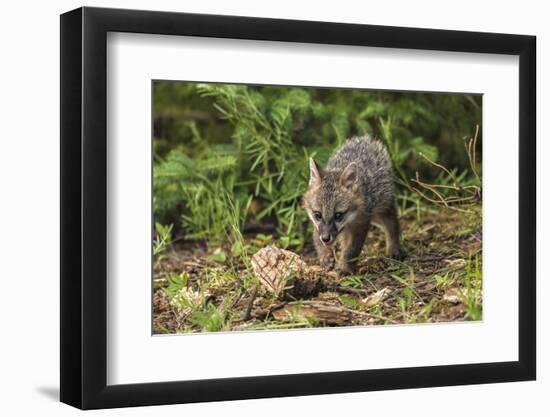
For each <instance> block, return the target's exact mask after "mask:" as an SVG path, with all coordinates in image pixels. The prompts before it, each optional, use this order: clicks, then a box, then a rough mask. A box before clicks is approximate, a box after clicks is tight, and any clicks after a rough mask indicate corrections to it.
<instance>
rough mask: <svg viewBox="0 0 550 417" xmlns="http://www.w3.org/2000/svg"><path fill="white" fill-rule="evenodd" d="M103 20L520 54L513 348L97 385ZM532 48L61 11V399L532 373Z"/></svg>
mask: <svg viewBox="0 0 550 417" xmlns="http://www.w3.org/2000/svg"><path fill="white" fill-rule="evenodd" d="M108 32H131V33H146V34H162V35H176V36H177V35H186V36H199V37H215V38H235V39H255V40H267V41H285V42H305V43H318V44H332V45H356V46H371V47H382V48H404V49H420V50H440V51H456V52H476V53H490V54H507V55H517V56H519V103H518V111H519V132H518V137H519V155H518V158H519V277H520V279H519V294H518V297H519V347H518V348H519V350H518V352H519V360H518V361H513V362H497V363H477V364H468V365H445V366H427V367H412V368H398V369H376V370H356V371H344V372H327V373H309V374H292V375H273V376H256V377H242V378H227V379H209V380H199V381H173V382H162V383H140V384H131V385H112V386H109V385H107V383H106V375H107V369H106V366H107V336H106V329H107V309H106V307H107V305H106V299H107V275H106V266H107V262H106V257H107V253H106V244H107V216H106V215H107V181H108V178H107V172H106V171H107V170H106V168H107V164H106V161H107V141H106V127H107V111H106V94H107V91H106V90H107V87H106V85H107V84H106V76H107V73H106V43H107V42H106V39H107V33H108ZM535 51H536V38H535V37H534V36H524V35H509V34H494V33H478V32H461V31H449V30H432V29H415V28H403V27H387V26H371V25H357V24H341V23H322V22H312V21H293V20H277V19H264V18H251V17H234V16H215V15H199V14H185V13H169V12H153V11H136V10H120V9H102V8H88V7H84V8H80V9H77V10H73V11H70V12H68V13H65V14H63V15H61V53H60V56H61V310H60V314H61V401H62V402H64V403H67V404H70V405H73V406H75V407H78V408H82V409H94V408H111V407H123V406H142V405H156V404H174V403H190V402H201V401H218V400H237V399H250V398H264V397H282V396H298V395H313V394H328V393H344V392H357V391H375V390H387V389H401V388H420V387H434V386H449V385H463V384H481V383H496V382H506V381H524V380H533V379H535V376H536V346H535V345H536V316H535V292H536V282H535V280H536V276H535V272H536V271H535V268H536V267H535V265H536V262H535V256H536V255H535V248H536V238H535V236H536V233H535V232H536V187H535V181H536V176H535V173H536V164H535V161H536V158H535V155H536V146H535V133H536V132H535V122H536V120H535V117H536V116H535V108H536V92H535V87H536V81H535V80H536V77H535V75H536V72H535V71H536V70H535V67H536V55H535V54H536V52H535Z"/></svg>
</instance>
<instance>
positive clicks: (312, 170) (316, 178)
mask: <svg viewBox="0 0 550 417" xmlns="http://www.w3.org/2000/svg"><path fill="white" fill-rule="evenodd" d="M322 179H323V170H322V169H321V168H319V166H318V165H317V162H315V161H314V160H313V158H309V186H310V187H311V186H312V185H315V184H319V183H320V182H321V180H322Z"/></svg>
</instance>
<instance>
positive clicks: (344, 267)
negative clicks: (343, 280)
mask: <svg viewBox="0 0 550 417" xmlns="http://www.w3.org/2000/svg"><path fill="white" fill-rule="evenodd" d="M336 271H337V272H338V275H340V276H341V277H346V276H348V275H353V272H354V268H353V266H352V265H349V264H347V263H344V262H339V263H338V265H337V266H336Z"/></svg>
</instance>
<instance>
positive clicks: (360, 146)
mask: <svg viewBox="0 0 550 417" xmlns="http://www.w3.org/2000/svg"><path fill="white" fill-rule="evenodd" d="M310 171H311V175H310V182H309V189H308V190H307V192H306V194H305V195H304V207H305V208H306V210H307V212H308V215H309V217H310V219H311V220H312V222H313V224H314V226H315V227H314V237H313V238H314V244H315V247H316V249H317V252H318V254H319V259H320V262H321V265H322V266H323V267H324V268H325V269H331V268H332V267H333V265H334V259H333V258H334V247H335V246H336V247H338V248H339V249H340V251H341V253H340V257H339V259H338V262H337V265H336V266H337V267H338V269H339V270H341V271H342V272H344V273H351V272H352V271H353V269H354V266H355V262H356V258H357V256H358V255H359V254H360V252H361V249H362V247H363V244H364V241H365V238H366V235H367V232H368V228H369V226H370V223H371V221H374V222H376V223H378V224H380V225H381V226H382V227H384V229H385V231H386V243H387V252H388V254H389V255H390V256H393V257H396V258H400V259H401V258H403V257H404V252H403V250H402V249H401V246H400V242H399V241H400V230H399V222H398V220H397V210H396V207H395V195H394V185H393V170H392V164H391V159H390V156H389V154H388V151H387V150H386V148H385V147H384V145H383V144H382V143H381V142H380V141H378V140H376V139H373V138H371V137H369V136H363V137H353V138H351V139H348V140H347V141H346V143H345V144H344V145H343V146H342V147H341V148H340V149H339V150H338V151H337V152H336V153H335V154H334V155H333V156H332V157H331V158H330V160H329V161H328V163H327V166H326V169H325V170H322V169H320V168H319V167H318V166H317V164H316V163H315V162H314V161H313V160H311V161H310ZM317 216H321V218H320V219H318V218H317ZM322 239H324V240H322Z"/></svg>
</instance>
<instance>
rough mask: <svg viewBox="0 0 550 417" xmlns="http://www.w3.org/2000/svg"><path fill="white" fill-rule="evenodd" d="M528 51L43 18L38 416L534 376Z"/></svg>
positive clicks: (88, 16) (170, 18) (312, 31)
mask: <svg viewBox="0 0 550 417" xmlns="http://www.w3.org/2000/svg"><path fill="white" fill-rule="evenodd" d="M535 103H536V96H535V38H534V37H532V36H524V35H508V34H492V33H474V32H459V31H446V30H431V29H415V28H398V27H384V26H371V25H355V24H340V23H326V22H310V21H291V20H275V19H263V18H262V19H260V18H251V17H236V16H213V15H196V14H184V13H168V12H150V11H135V10H117V9H99V8H87V7H85V8H80V9H77V10H74V11H71V12H68V13H65V14H63V15H62V16H61V312H60V314H61V401H63V402H65V403H67V404H70V405H73V406H76V407H79V408H83V409H90V408H110V407H124V406H138V405H155V404H173V403H186V402H200V401H218V400H232V399H247V398H263V397H276V396H297V395H313V394H325V393H342V392H354V391H369V390H386V389H399V388H418V387H434V386H445V385H461V384H480V383H495V382H505V381H522V380H532V379H535V375H536V352H535V344H536V343H535V338H536V334H535V328H536V317H535V245H536V239H535V231H536V220H535V218H536V216H535V214H536V213H535V201H536V195H535Z"/></svg>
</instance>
